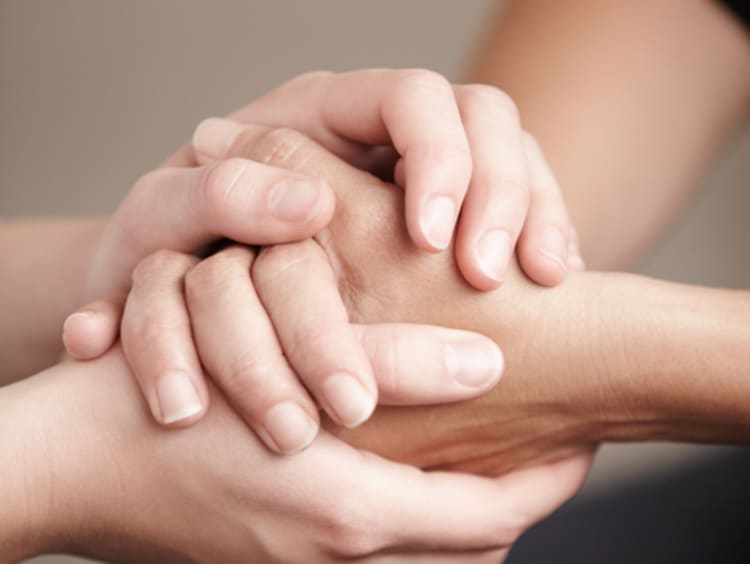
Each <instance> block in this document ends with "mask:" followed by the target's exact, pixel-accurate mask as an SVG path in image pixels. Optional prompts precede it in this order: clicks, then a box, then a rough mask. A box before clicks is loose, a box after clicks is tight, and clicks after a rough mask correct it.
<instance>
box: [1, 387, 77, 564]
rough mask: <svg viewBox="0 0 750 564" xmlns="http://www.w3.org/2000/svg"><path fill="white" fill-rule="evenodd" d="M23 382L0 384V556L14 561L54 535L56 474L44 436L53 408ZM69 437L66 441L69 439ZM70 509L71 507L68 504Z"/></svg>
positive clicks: (40, 547) (48, 544)
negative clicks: (7, 384) (53, 511)
mask: <svg viewBox="0 0 750 564" xmlns="http://www.w3.org/2000/svg"><path fill="white" fill-rule="evenodd" d="M36 384H37V383H36V382H34V383H33V384H32V385H27V382H26V381H25V382H22V383H20V384H14V385H11V386H5V387H3V388H0V467H1V468H2V469H3V471H2V479H0V562H2V563H3V564H6V563H9V562H17V561H19V560H22V559H23V558H27V557H30V556H33V555H36V554H39V553H42V552H44V551H45V550H48V549H49V548H51V547H52V546H54V545H55V543H56V540H57V535H58V533H59V531H58V530H56V527H55V524H54V522H53V519H52V509H53V506H54V505H56V501H57V500H56V499H55V498H56V497H59V494H60V492H59V490H56V489H55V487H54V482H55V481H56V480H59V479H60V476H59V475H57V472H56V469H55V463H56V462H55V459H54V458H55V456H54V455H53V452H52V451H51V449H50V447H51V445H50V444H49V443H48V442H47V440H46V436H45V433H46V426H47V421H48V419H49V416H50V415H51V414H49V413H45V409H46V408H52V409H54V408H53V406H51V405H49V403H48V402H45V401H44V400H43V398H42V396H41V395H40V394H39V393H38V392H40V389H39V387H38V386H37V385H36ZM72 443H73V441H72V440H71V441H70V443H69V444H72ZM68 510H69V511H70V510H72V508H68Z"/></svg>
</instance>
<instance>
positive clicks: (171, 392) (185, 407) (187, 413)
mask: <svg viewBox="0 0 750 564" xmlns="http://www.w3.org/2000/svg"><path fill="white" fill-rule="evenodd" d="M156 396H157V398H158V399H159V407H160V408H161V421H162V423H164V424H165V425H169V424H170V423H176V422H177V421H182V420H183V419H187V418H188V417H192V416H193V415H195V414H196V413H200V411H201V410H202V409H203V404H202V403H201V400H200V398H199V397H198V394H197V393H196V391H195V387H194V386H193V383H192V381H191V380H190V377H189V376H188V375H187V374H185V373H184V372H180V371H178V370H172V371H170V372H165V373H164V374H162V375H161V376H159V379H158V381H157V382H156Z"/></svg>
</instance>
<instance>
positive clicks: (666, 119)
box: [469, 0, 750, 269]
mask: <svg viewBox="0 0 750 564" xmlns="http://www.w3.org/2000/svg"><path fill="white" fill-rule="evenodd" d="M496 16H497V17H496V18H495V19H494V21H493V22H492V23H491V27H490V28H489V29H488V34H487V37H486V38H485V40H484V41H483V42H482V43H481V45H480V48H479V49H477V52H476V53H477V57H476V60H475V61H474V63H473V64H472V68H471V70H470V72H469V75H470V76H471V78H472V80H477V81H479V82H486V83H490V84H497V85H499V86H501V87H502V88H503V89H504V90H505V91H506V92H508V93H509V94H510V95H511V96H512V97H513V99H514V100H515V101H516V103H517V104H518V106H519V109H520V113H521V116H522V118H523V123H524V127H525V128H526V129H528V130H529V131H530V132H531V133H532V134H534V135H535V136H536V137H537V139H538V140H539V142H540V144H541V146H542V147H543V148H544V152H545V156H546V157H547V158H548V160H549V161H550V164H551V166H552V170H554V171H555V174H556V176H557V178H558V180H559V181H560V186H561V188H562V190H563V193H564V194H565V198H566V202H567V204H568V207H569V209H570V211H571V216H572V218H573V224H574V225H575V226H576V227H577V229H578V231H579V234H580V237H581V246H582V249H583V255H584V257H586V259H587V262H588V263H589V265H590V266H591V267H593V268H603V269H611V268H622V267H623V266H624V265H626V264H628V263H629V262H630V261H632V260H633V259H634V258H635V257H637V256H638V254H639V253H640V252H641V251H642V250H643V249H644V248H645V247H646V246H647V245H648V243H650V242H651V241H652V240H653V238H654V237H655V236H656V235H658V234H659V233H660V232H661V231H662V229H663V227H664V225H665V224H666V223H667V221H668V220H669V219H671V218H672V217H673V216H674V215H675V212H676V211H677V210H678V209H679V207H680V204H681V203H682V202H683V201H684V200H685V198H686V196H687V195H688V193H689V191H690V190H691V188H693V187H695V185H696V183H697V181H699V180H700V179H701V177H702V176H703V175H704V174H705V173H706V172H707V169H708V167H709V166H710V164H711V163H712V161H713V160H714V158H715V157H716V155H717V154H718V152H719V151H720V150H721V149H722V147H723V146H724V145H725V144H726V142H727V140H728V139H729V138H730V136H731V134H732V133H733V132H734V131H735V130H736V128H737V126H738V125H739V124H742V123H743V122H744V120H745V119H746V118H747V115H748V107H749V104H750V39H749V36H748V33H747V30H743V29H742V27H741V25H740V24H739V23H738V22H737V21H735V19H734V18H733V17H732V16H731V15H729V14H728V13H727V12H726V11H725V10H724V9H723V8H722V7H721V5H720V3H719V2H713V1H688V2H679V3H675V2H669V1H664V0H658V1H643V2H599V1H597V0H568V1H566V2H557V1H556V0H541V1H536V2H524V1H523V0H516V1H511V2H506V3H503V9H502V11H498V12H497V14H496Z"/></svg>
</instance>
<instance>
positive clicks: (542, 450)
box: [233, 135, 596, 475]
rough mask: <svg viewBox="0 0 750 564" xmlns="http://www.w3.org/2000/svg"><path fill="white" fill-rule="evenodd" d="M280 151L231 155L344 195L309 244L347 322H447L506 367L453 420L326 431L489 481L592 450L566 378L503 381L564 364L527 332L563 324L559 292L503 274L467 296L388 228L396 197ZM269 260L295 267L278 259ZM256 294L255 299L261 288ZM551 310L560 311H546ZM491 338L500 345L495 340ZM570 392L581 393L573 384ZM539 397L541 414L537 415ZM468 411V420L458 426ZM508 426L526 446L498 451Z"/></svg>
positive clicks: (412, 419)
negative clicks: (482, 339)
mask: <svg viewBox="0 0 750 564" xmlns="http://www.w3.org/2000/svg"><path fill="white" fill-rule="evenodd" d="M279 142H280V140H279V138H274V136H273V135H269V136H265V137H261V138H260V140H258V139H257V138H256V136H254V135H250V136H248V137H246V138H244V139H240V140H238V141H237V143H235V147H234V149H233V153H234V154H244V155H246V156H250V157H251V158H258V159H259V160H261V161H262V160H263V158H264V155H268V154H271V155H279V154H281V155H296V157H295V158H298V159H299V161H298V162H296V163H295V162H284V163H278V162H277V163H276V165H277V166H289V167H290V168H295V167H296V166H297V165H298V164H299V163H305V166H306V170H307V172H308V173H313V174H319V175H320V176H322V177H325V178H326V179H327V181H328V182H329V183H330V184H331V185H332V186H333V187H334V190H336V189H337V187H341V186H346V188H347V189H346V190H339V191H338V194H337V195H338V198H339V203H338V205H337V211H336V215H335V217H334V220H333V221H332V223H331V224H330V226H329V228H327V229H326V230H324V231H323V232H322V234H321V235H319V236H318V237H317V240H318V241H319V243H320V244H321V246H322V247H323V249H325V251H326V253H327V254H328V256H329V258H330V259H331V262H332V264H333V265H334V269H335V270H336V271H337V273H338V278H339V284H340V290H341V293H342V296H343V297H344V300H345V302H346V303H347V306H348V309H349V312H350V316H351V320H352V321H353V322H359V321H365V320H366V321H367V322H368V323H372V322H379V321H383V322H385V321H389V320H395V319H399V320H404V321H407V322H415V321H417V320H418V321H419V322H425V323H434V324H438V325H446V326H451V325H452V324H455V325H456V326H460V327H465V328H470V329H471V330H473V331H477V332H480V333H483V334H487V335H490V336H492V337H493V338H495V339H496V340H499V342H500V345H501V347H502V348H503V350H504V351H506V355H505V356H506V359H507V362H508V365H507V367H506V372H505V375H504V377H503V379H502V380H501V383H500V384H499V385H498V386H497V388H496V392H497V393H495V392H491V393H489V394H487V395H486V396H485V398H484V399H479V400H476V401H470V402H463V403H462V404H461V405H459V406H456V409H454V410H452V409H451V408H444V407H427V408H421V409H411V408H410V409H409V410H408V411H407V410H401V409H398V408H396V409H394V410H391V409H387V408H380V409H379V410H378V411H377V412H376V414H375V416H374V419H375V420H374V421H373V423H372V424H365V425H364V426H363V428H362V429H361V430H359V431H354V432H349V431H342V430H336V432H337V433H339V435H340V436H342V437H345V438H346V439H347V440H352V441H355V442H357V443H358V444H365V445H367V447H368V448H374V449H375V450H376V451H378V452H387V454H388V455H389V456H391V457H394V458H396V459H400V460H408V461H409V462H412V463H417V464H418V465H420V466H423V467H425V466H426V467H433V466H434V467H446V466H450V467H454V466H455V467H457V468H461V469H464V470H469V471H472V472H480V473H484V474H489V475H498V474H500V473H502V472H504V471H506V470H508V469H510V468H513V467H515V466H518V465H523V464H525V463H527V462H530V461H532V460H549V459H554V458H558V457H560V456H562V455H565V454H569V453H570V452H574V451H582V450H588V449H590V448H591V447H592V445H593V444H594V443H595V442H596V440H595V439H592V437H594V436H595V433H592V432H591V429H590V428H591V427H592V426H593V425H592V423H591V422H588V421H585V420H582V419H581V415H578V414H577V411H576V410H575V408H574V406H573V404H572V403H571V402H569V401H568V400H569V399H570V398H568V397H567V395H568V394H567V393H566V389H567V388H568V386H567V385H566V384H565V382H566V379H567V378H568V377H569V376H568V375H566V374H561V373H560V372H561V371H558V373H557V374H556V377H555V378H546V379H544V380H543V381H540V382H539V384H538V385H537V384H536V383H534V382H533V381H530V380H529V379H524V380H521V379H520V378H518V377H514V373H515V372H516V370H517V367H519V366H523V367H524V369H523V373H524V374H534V373H535V371H536V367H537V366H538V365H539V361H540V360H543V361H544V366H549V364H547V363H551V364H552V365H554V360H553V359H554V358H555V356H557V357H558V358H559V359H561V360H562V359H564V358H565V355H566V347H567V343H565V340H566V339H565V338H563V339H559V338H557V339H556V338H555V337H554V336H550V338H549V339H547V340H546V343H545V347H546V348H545V351H544V359H541V358H539V356H538V353H539V352H540V351H538V350H537V349H536V348H535V347H534V346H533V343H534V342H538V341H541V340H542V339H540V335H539V330H540V326H539V323H538V322H537V321H538V317H539V312H540V311H545V312H553V311H554V312H555V315H559V319H568V320H570V319H571V317H570V315H569V309H570V308H568V307H566V305H565V304H566V302H567V300H566V299H565V296H563V295H556V294H558V293H559V294H562V292H564V291H565V290H563V288H567V287H568V286H567V285H566V284H563V285H562V286H561V289H560V291H558V292H555V289H551V290H545V289H542V288H540V287H538V286H536V285H534V284H532V283H531V282H530V281H528V280H527V279H526V278H525V277H524V276H523V275H522V274H521V273H520V271H519V270H518V268H517V267H514V268H513V269H512V270H511V271H510V272H509V275H508V276H507V278H506V281H505V283H504V285H503V288H502V289H501V290H500V291H498V292H494V293H489V294H482V293H479V292H476V291H474V290H472V289H471V288H469V287H468V286H467V285H466V284H465V283H464V282H463V281H462V280H461V278H460V275H459V273H458V271H457V270H456V267H455V263H454V262H453V259H452V257H451V254H450V253H448V252H446V253H441V254H438V255H427V254H424V253H421V252H420V251H419V250H417V249H416V248H415V247H414V246H413V244H411V242H410V241H409V239H408V234H407V232H406V231H405V226H404V225H403V223H400V222H398V221H394V218H396V217H399V214H401V213H402V205H403V204H402V201H403V198H402V195H401V193H400V191H399V190H398V189H397V188H395V187H394V186H389V185H386V184H384V183H383V182H381V181H380V180H378V179H376V178H375V177H373V176H372V175H369V174H367V173H363V172H361V171H358V170H356V169H354V168H352V167H350V166H349V165H347V164H346V163H343V162H342V161H339V160H338V159H335V158H333V157H332V156H330V155H326V154H325V153H324V152H322V151H323V150H322V149H320V148H319V147H317V146H315V145H314V144H312V142H308V141H307V140H306V139H305V138H304V137H303V136H301V135H300V136H294V135H291V136H290V137H289V138H287V139H286V140H284V141H283V142H284V143H288V146H287V148H286V149H281V150H280V149H279V148H278V146H277V145H278V143H279ZM291 147H294V148H295V150H291ZM319 151H321V152H319ZM307 167H309V168H307ZM289 249H291V252H292V253H293V252H294V250H293V246H287V247H285V246H275V247H273V248H270V249H269V250H268V251H267V252H266V256H265V258H263V257H261V259H259V261H258V263H259V264H264V263H265V264H269V262H272V261H275V260H276V259H274V258H273V255H283V254H286V253H287V252H288V250H289ZM269 256H270V258H269ZM279 260H281V261H283V260H289V261H290V262H292V261H294V260H295V259H294V258H293V257H283V256H282V257H280V258H279ZM274 265H275V266H277V267H278V265H277V264H274ZM259 292H261V293H262V288H259ZM553 300H554V301H555V302H556V303H557V304H559V305H558V306H557V307H556V308H555V309H552V308H547V305H548V304H550V303H551V302H552V301H553ZM446 303H449V304H450V308H449V309H448V308H445V307H444V304H446ZM540 306H542V307H540ZM478 311H484V312H487V313H489V312H492V311H496V312H498V315H497V316H495V315H477V312H478ZM546 323H548V324H549V325H550V327H555V326H556V325H557V323H556V322H555V319H554V318H549V319H547V320H546ZM532 334H533V338H532ZM498 335H502V338H501V339H498V338H497V336H498ZM508 351H511V352H510V353H509V352H508ZM541 370H542V369H541V368H540V371H541ZM571 377H572V375H571ZM577 388H578V393H581V390H582V388H583V386H577ZM546 398H549V401H550V402H552V403H551V405H549V406H547V405H545V403H546V402H547V399H546ZM581 399H583V398H581ZM591 399H592V400H593V398H591ZM543 410H544V411H547V412H548V413H546V414H544V415H543V416H542V417H540V418H539V419H534V420H533V422H532V424H531V425H532V426H533V427H536V429H535V432H530V431H532V429H531V428H530V425H529V421H530V420H529V415H530V414H532V413H540V412H541V411H543ZM498 412H502V413H503V417H502V425H500V424H499V422H498ZM391 413H397V414H400V415H399V417H396V418H394V419H393V421H392V425H391V423H388V422H387V421H388V420H389V414H391ZM467 413H471V415H470V416H469V417H465V415H466V414H467ZM401 416H403V417H404V419H401ZM441 421H442V422H444V423H445V424H442V423H441ZM381 422H382V423H381ZM515 426H517V428H518V430H519V431H521V430H523V431H524V433H523V436H524V437H525V441H523V442H521V443H515V444H509V443H508V440H507V438H508V437H513V436H515V435H516V434H517V433H515V432H514V427H515ZM499 427H502V435H503V437H504V438H503V439H502V440H501V441H498V436H497V435H498V428H499ZM418 436H421V437H422V438H423V439H424V441H423V442H424V444H425V449H424V451H423V452H419V450H418V446H417V444H418V443H419V442H421V441H420V440H419V439H418V438H417V437H418ZM469 436H471V438H470V439H469V440H467V438H468V437H469ZM564 437H569V438H568V439H565V438H564ZM360 441H361V443H360ZM561 444H562V446H561Z"/></svg>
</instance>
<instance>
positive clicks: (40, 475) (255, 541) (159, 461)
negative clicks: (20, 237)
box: [0, 349, 587, 563]
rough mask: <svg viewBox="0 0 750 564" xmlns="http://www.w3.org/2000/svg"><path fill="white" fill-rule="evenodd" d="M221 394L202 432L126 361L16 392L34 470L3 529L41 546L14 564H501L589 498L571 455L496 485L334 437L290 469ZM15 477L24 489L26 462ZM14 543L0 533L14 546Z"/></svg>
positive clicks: (102, 363) (1, 510)
mask: <svg viewBox="0 0 750 564" xmlns="http://www.w3.org/2000/svg"><path fill="white" fill-rule="evenodd" d="M8 394H10V395H11V397H10V398H7V396H8ZM212 396H213V397H214V401H213V403H212V405H211V408H210V410H209V412H208V413H207V415H206V418H205V420H204V421H203V422H202V424H201V425H198V426H196V427H193V428H191V429H188V430H184V431H182V432H179V433H175V432H174V431H172V430H169V429H163V428H160V427H158V426H157V425H154V424H153V422H152V421H151V419H150V417H149V416H148V415H147V412H146V410H145V409H144V406H143V405H142V403H141V402H140V401H139V399H140V398H139V394H138V391H137V389H136V387H135V385H134V382H133V377H132V375H130V374H129V373H128V370H127V367H126V363H125V361H124V359H123V357H122V354H121V353H120V351H119V350H117V349H114V350H113V351H111V352H110V353H109V354H107V355H106V356H105V357H102V358H101V359H98V360H95V361H93V362H88V363H66V364H63V365H59V366H56V367H53V368H52V369H50V370H48V371H47V372H46V373H43V374H41V375H38V376H35V377H32V378H29V379H27V380H25V381H24V382H22V383H20V384H16V385H14V386H10V387H8V388H4V389H3V390H2V391H1V392H0V405H2V407H3V409H0V413H2V422H4V423H5V422H7V423H8V424H9V426H12V427H13V429H14V433H15V434H17V435H18V436H17V437H16V438H17V439H18V440H17V441H11V445H15V446H14V447H11V448H10V450H8V449H6V448H3V449H0V453H6V454H8V455H9V456H11V457H14V456H15V455H16V454H19V456H18V457H17V458H16V459H15V460H18V461H21V462H22V463H25V464H28V465H29V466H28V468H27V470H28V472H25V473H23V475H22V476H19V479H20V480H21V483H25V484H26V489H24V488H19V490H18V491H16V492H15V495H13V496H11V497H10V498H7V499H8V501H9V504H4V505H0V525H2V526H0V531H8V530H15V529H17V528H18V526H20V525H22V524H26V527H27V528H28V529H29V530H26V531H24V532H25V533H26V534H24V535H21V536H17V537H14V539H12V540H14V541H18V540H19V539H20V538H22V537H23V538H26V539H31V538H36V539H38V542H39V543H40V545H39V546H37V547H35V548H34V550H30V549H29V548H28V547H27V549H26V550H24V549H22V548H18V549H10V552H6V553H5V554H6V555H11V556H10V557H11V558H15V557H18V558H23V557H25V556H29V555H31V554H32V553H38V552H44V551H65V552H69V553H76V554H82V555H86V556H91V557H95V558H102V559H107V560H117V561H118V562H139V563H140V562H164V561H169V562H183V561H185V562H217V561H218V562H290V563H294V562H321V563H323V562H338V561H341V560H342V559H346V560H351V561H355V562H368V563H374V562H399V563H400V562H412V561H414V562H424V561H427V562H442V561H451V562H454V561H461V562H497V561H498V559H499V558H500V556H501V554H502V553H503V548H504V547H507V546H508V545H509V544H510V543H511V542H513V540H514V539H515V538H516V537H517V536H518V534H520V532H521V531H522V530H523V529H524V528H525V527H527V526H529V525H530V524H531V523H533V522H534V521H536V520H538V519H539V518H541V517H543V516H544V515H546V514H547V513H548V512H549V511H551V510H552V509H553V508H554V507H556V506H557V505H559V504H560V503H561V502H563V501H565V500H566V499H567V498H569V497H570V496H571V495H572V494H573V493H574V492H575V490H576V489H577V488H578V487H579V485H580V483H581V480H582V478H583V473H584V470H585V466H586V464H587V460H586V459H583V458H578V459H571V460H568V461H565V462H559V463H555V464H550V465H544V466H539V467H537V468H533V469H529V470H523V471H520V472H516V473H513V474H510V475H508V476H506V477H503V478H501V479H497V480H491V479H486V478H479V477H472V476H466V475H456V474H448V473H442V472H430V473H426V472H422V471H419V470H416V469H414V468H411V467H406V466H402V465H399V464H395V463H392V462H388V461H386V460H383V459H381V458H379V457H377V456H375V455H371V454H368V453H364V452H361V451H357V450H354V449H352V448H351V447H349V446H347V445H346V444H344V443H342V442H340V441H338V440H337V439H335V438H334V437H332V436H330V435H328V434H327V433H322V434H321V435H320V436H319V437H318V439H317V440H316V441H315V443H314V444H313V445H312V446H311V447H310V448H309V449H307V450H306V451H305V452H304V453H301V454H300V455H298V456H296V457H293V458H280V457H277V456H274V455H272V454H271V453H269V452H268V451H267V450H266V449H265V448H264V447H263V446H262V445H261V444H260V443H259V442H258V441H257V439H256V437H255V436H254V435H253V434H252V433H250V432H249V431H248V429H247V427H246V426H245V425H244V424H243V422H242V421H241V420H240V419H239V418H238V417H237V416H236V415H235V414H234V413H233V412H232V410H231V409H229V408H228V406H227V405H226V403H225V402H224V400H223V398H222V396H221V394H220V393H219V392H218V390H212ZM8 399H10V401H9V402H8V401H6V400H8ZM9 417H10V418H12V419H8V418H9ZM14 436H15V435H14ZM7 438H9V437H6V436H5V435H3V439H7ZM3 444H4V445H7V443H6V442H3ZM16 447H17V448H16ZM20 452H23V456H20ZM4 467H6V468H7V469H8V472H9V473H11V472H12V473H11V474H9V476H8V477H9V478H10V479H11V482H10V483H14V482H13V481H12V479H13V478H14V473H15V467H14V465H12V464H9V465H8V466H4ZM52 492H54V495H53V493H52ZM24 493H25V494H26V495H25V496H24ZM4 499H6V498H4ZM16 500H17V501H18V503H19V504H21V505H20V506H15V505H13V503H15V501H16ZM21 507H26V510H27V512H26V513H24V515H25V517H26V518H27V519H25V520H19V519H18V515H19V514H20V513H23V511H22V510H21ZM14 508H15V509H16V510H17V511H14ZM31 509H33V510H34V511H38V513H36V512H35V513H30V512H29V510H31ZM42 522H43V523H44V524H45V525H46V527H45V528H44V529H40V528H37V527H38V526H39V525H40V524H41V523H42ZM11 525H12V527H11V528H10V529H8V527H7V526H11ZM32 528H33V530H32ZM7 540H8V539H5V538H4V535H3V534H2V533H0V546H6V543H5V542H4V541H7Z"/></svg>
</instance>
